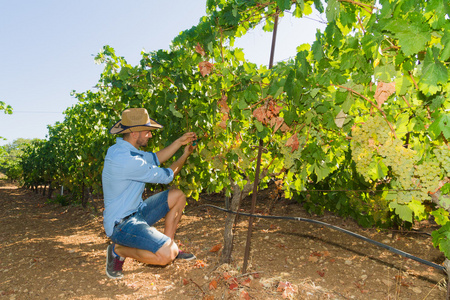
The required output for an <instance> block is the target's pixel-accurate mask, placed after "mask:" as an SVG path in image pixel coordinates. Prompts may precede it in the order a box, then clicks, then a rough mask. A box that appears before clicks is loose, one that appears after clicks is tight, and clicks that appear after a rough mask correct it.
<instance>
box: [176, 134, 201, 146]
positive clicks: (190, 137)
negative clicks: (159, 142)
mask: <svg viewBox="0 0 450 300" xmlns="http://www.w3.org/2000/svg"><path fill="white" fill-rule="evenodd" d="M196 139H197V134H195V132H186V133H185V134H183V135H182V136H181V137H179V138H178V139H177V141H178V142H179V143H180V144H181V145H187V144H189V143H191V142H193V141H195V140H196Z"/></svg>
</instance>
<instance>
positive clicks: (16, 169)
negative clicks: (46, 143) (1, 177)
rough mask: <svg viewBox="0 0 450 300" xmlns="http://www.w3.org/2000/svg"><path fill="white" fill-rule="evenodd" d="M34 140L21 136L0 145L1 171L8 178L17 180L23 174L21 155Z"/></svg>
mask: <svg viewBox="0 0 450 300" xmlns="http://www.w3.org/2000/svg"><path fill="white" fill-rule="evenodd" d="M34 140H38V139H23V138H19V139H16V140H14V141H13V142H12V143H10V144H7V145H4V146H1V147H0V172H2V173H3V174H5V175H6V176H7V177H8V179H10V180H12V181H17V180H19V179H20V178H21V176H22V167H21V164H20V162H21V156H22V154H23V151H24V149H25V148H26V147H28V146H29V145H30V144H31V143H32V142H33V141H34Z"/></svg>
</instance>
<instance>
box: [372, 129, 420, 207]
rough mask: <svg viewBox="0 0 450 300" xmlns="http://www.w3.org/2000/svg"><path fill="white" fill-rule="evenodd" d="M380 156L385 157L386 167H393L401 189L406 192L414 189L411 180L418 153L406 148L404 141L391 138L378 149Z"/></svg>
mask: <svg viewBox="0 0 450 300" xmlns="http://www.w3.org/2000/svg"><path fill="white" fill-rule="evenodd" d="M378 154H380V155H381V156H383V157H384V163H385V165H386V166H388V167H391V170H392V173H393V175H395V176H396V177H397V180H398V182H399V183H400V188H402V189H405V190H406V189H412V188H414V186H413V181H412V180H411V178H412V177H413V175H414V164H415V163H416V161H417V158H416V151H414V150H412V149H408V148H405V147H404V146H403V141H402V140H399V139H392V138H389V139H387V140H386V142H385V143H384V144H383V145H382V146H381V147H379V148H378ZM408 202H409V201H408Z"/></svg>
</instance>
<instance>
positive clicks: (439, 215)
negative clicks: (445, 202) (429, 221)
mask: <svg viewBox="0 0 450 300" xmlns="http://www.w3.org/2000/svg"><path fill="white" fill-rule="evenodd" d="M431 215H433V216H434V221H435V222H436V223H437V224H438V225H441V226H442V225H444V224H446V223H447V222H448V221H449V219H448V216H449V213H448V211H446V210H445V209H443V208H441V207H440V208H438V209H437V210H433V211H432V212H431Z"/></svg>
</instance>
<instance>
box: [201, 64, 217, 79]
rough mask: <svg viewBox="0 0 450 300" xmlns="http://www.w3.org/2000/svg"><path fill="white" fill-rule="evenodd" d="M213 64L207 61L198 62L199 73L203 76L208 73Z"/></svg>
mask: <svg viewBox="0 0 450 300" xmlns="http://www.w3.org/2000/svg"><path fill="white" fill-rule="evenodd" d="M213 66H214V65H213V64H212V63H210V62H209V61H202V62H200V63H199V64H198V67H199V69H200V74H202V76H203V77H205V76H206V75H209V74H210V73H211V70H212V68H213Z"/></svg>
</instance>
